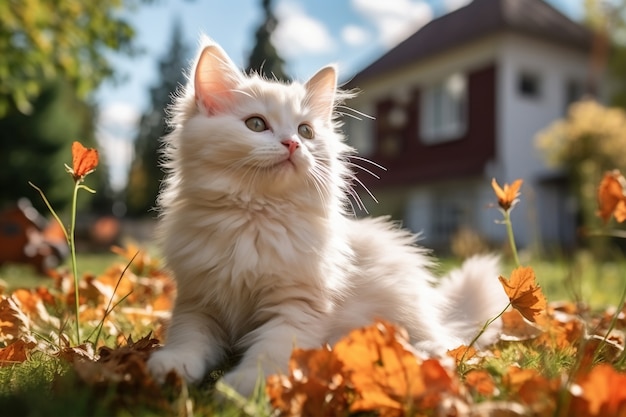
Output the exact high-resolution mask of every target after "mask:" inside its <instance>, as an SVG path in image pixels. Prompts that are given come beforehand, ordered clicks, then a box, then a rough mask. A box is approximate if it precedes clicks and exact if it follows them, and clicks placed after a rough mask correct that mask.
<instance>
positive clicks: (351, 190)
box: [348, 187, 369, 214]
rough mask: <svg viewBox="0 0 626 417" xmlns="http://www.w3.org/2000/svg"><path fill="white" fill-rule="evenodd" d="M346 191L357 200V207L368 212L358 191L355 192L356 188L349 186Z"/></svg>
mask: <svg viewBox="0 0 626 417" xmlns="http://www.w3.org/2000/svg"><path fill="white" fill-rule="evenodd" d="M348 193H349V194H350V195H351V196H352V198H354V200H355V201H356V202H357V205H358V207H359V209H360V210H363V211H364V212H366V213H368V214H369V211H367V207H365V203H363V200H362V199H361V196H360V195H359V193H357V192H356V190H355V189H354V188H353V187H349V188H348Z"/></svg>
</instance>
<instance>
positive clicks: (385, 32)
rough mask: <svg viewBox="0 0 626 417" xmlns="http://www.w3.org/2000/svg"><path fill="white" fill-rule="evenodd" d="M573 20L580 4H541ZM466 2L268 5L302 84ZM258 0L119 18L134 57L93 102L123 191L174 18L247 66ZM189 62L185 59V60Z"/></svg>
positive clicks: (277, 40)
mask: <svg viewBox="0 0 626 417" xmlns="http://www.w3.org/2000/svg"><path fill="white" fill-rule="evenodd" d="M546 1H547V2H548V3H550V4H552V5H553V6H554V7H556V8H557V9H559V10H561V11H562V12H563V13H565V14H566V15H568V16H570V17H571V18H573V19H575V20H577V19H580V18H581V17H582V14H583V0H546ZM468 2H469V0H274V7H275V13H276V15H277V17H278V19H279V26H278V28H277V30H276V32H275V33H274V44H275V46H276V48H277V49H278V51H279V53H280V54H281V56H282V57H283V58H284V59H285V60H286V61H287V70H288V72H289V74H290V75H292V76H293V77H295V78H297V79H302V80H306V79H307V78H308V77H310V76H311V75H312V74H313V73H314V72H315V71H316V70H317V69H319V68H321V67H322V66H324V65H326V64H329V63H336V64H338V65H339V71H340V73H341V74H343V76H342V79H347V78H349V77H350V76H351V75H353V74H354V73H356V72H358V71H359V70H360V69H362V68H364V67H365V66H367V65H368V64H369V63H371V62H372V61H374V60H375V59H376V58H378V57H379V56H380V55H381V54H382V53H384V52H385V51H387V50H388V49H390V48H392V47H393V46H394V45H395V44H397V43H398V42H399V41H401V40H403V39H404V38H405V37H406V36H408V35H410V34H411V33H413V32H415V31H416V30H417V29H418V28H419V27H421V26H422V25H424V24H426V23H428V22H429V21H430V20H432V19H433V18H435V17H438V16H440V15H442V14H444V13H447V12H449V11H451V10H454V9H456V8H458V7H461V6H463V5H465V4H467V3H468ZM260 4H261V1H260V0H193V1H187V0H156V1H155V2H153V3H152V4H148V5H140V6H137V7H136V8H135V9H132V10H124V11H122V13H123V14H124V15H125V16H127V17H128V19H130V21H131V23H132V24H133V25H134V26H135V27H136V31H137V45H138V46H139V47H140V48H142V49H143V50H144V53H143V54H141V55H140V56H138V57H135V58H128V57H122V56H113V57H112V62H113V64H114V66H115V68H116V70H117V71H118V72H119V75H120V77H121V78H122V80H121V81H120V82H118V83H115V84H114V83H112V82H105V83H104V84H103V85H102V86H101V87H100V89H99V90H98V91H97V93H96V95H95V97H94V99H95V101H96V104H97V105H98V106H99V108H100V123H99V129H98V139H99V142H100V145H101V148H102V150H103V151H104V154H105V158H107V160H108V163H109V165H110V168H111V175H112V182H113V185H114V186H115V187H118V188H119V187H121V186H122V185H123V184H124V182H125V179H126V170H127V167H128V164H129V162H130V160H131V158H132V139H133V138H134V135H135V127H136V123H137V120H138V118H139V117H140V115H141V113H142V112H143V111H145V110H146V109H147V107H148V105H149V102H148V90H149V88H150V87H151V86H152V85H154V84H155V83H156V82H157V81H158V79H159V77H158V74H157V68H156V67H157V61H158V60H159V59H160V58H161V57H162V56H163V54H164V53H165V52H166V51H167V48H168V45H169V40H170V37H171V32H172V26H173V22H174V20H175V19H180V20H181V22H182V26H183V28H184V35H185V38H186V41H187V43H188V45H190V47H191V50H192V51H194V50H195V47H196V45H197V40H198V38H199V34H200V33H205V34H207V35H208V36H210V37H211V38H213V39H214V40H215V41H217V42H218V43H219V44H220V45H221V46H222V47H223V48H224V49H225V50H226V52H227V53H228V54H229V55H230V56H231V58H232V59H233V60H234V61H235V63H236V64H238V65H239V66H242V67H243V66H245V64H246V57H247V55H248V53H249V51H250V49H251V48H252V42H253V40H254V32H255V30H256V28H257V27H258V25H259V23H260V22H261V21H262V18H263V16H262V10H261V7H260ZM190 58H191V57H190Z"/></svg>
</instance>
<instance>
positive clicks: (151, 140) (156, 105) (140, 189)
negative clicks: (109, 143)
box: [126, 20, 189, 215]
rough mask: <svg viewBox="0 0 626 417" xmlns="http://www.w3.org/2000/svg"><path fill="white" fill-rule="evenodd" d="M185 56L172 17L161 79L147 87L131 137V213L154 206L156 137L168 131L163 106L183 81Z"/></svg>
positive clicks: (158, 170) (157, 174)
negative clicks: (144, 104)
mask: <svg viewBox="0 0 626 417" xmlns="http://www.w3.org/2000/svg"><path fill="white" fill-rule="evenodd" d="M188 56H189V50H188V48H187V46H186V45H185V43H184V40H183V33H182V27H181V23H180V20H176V21H175V23H174V27H173V30H172V37H171V40H170V46H169V49H168V51H167V52H166V53H165V54H164V55H163V58H161V60H160V61H159V64H158V66H159V71H158V72H159V74H160V75H161V79H160V80H159V82H158V83H157V84H156V85H154V86H153V87H152V88H150V102H151V104H150V109H149V110H148V112H147V113H145V114H144V115H143V116H142V117H141V121H140V123H139V132H138V134H137V138H136V140H135V159H134V161H133V163H132V165H131V169H130V173H129V179H128V185H127V189H126V200H127V202H126V203H127V208H128V212H129V214H131V215H145V214H147V213H148V212H149V211H150V209H152V208H153V207H154V206H155V201H156V197H157V195H158V192H159V186H160V183H161V180H162V178H163V172H162V171H161V168H160V166H159V163H158V162H159V145H160V138H161V137H163V136H164V135H166V134H167V133H169V132H170V131H171V129H170V127H169V126H168V124H167V121H166V109H167V107H168V105H169V104H170V101H171V97H172V94H173V93H174V92H175V91H176V90H177V89H178V88H179V86H180V85H182V84H183V83H184V82H185V78H184V76H183V69H184V68H185V67H186V62H187V59H188Z"/></svg>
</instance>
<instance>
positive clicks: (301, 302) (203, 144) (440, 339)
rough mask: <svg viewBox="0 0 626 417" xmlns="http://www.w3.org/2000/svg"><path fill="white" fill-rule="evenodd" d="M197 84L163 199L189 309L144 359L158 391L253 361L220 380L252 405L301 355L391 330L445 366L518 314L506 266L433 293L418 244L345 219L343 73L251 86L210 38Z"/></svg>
mask: <svg viewBox="0 0 626 417" xmlns="http://www.w3.org/2000/svg"><path fill="white" fill-rule="evenodd" d="M191 75H192V78H191V79H190V81H189V85H188V86H187V88H186V90H185V91H184V92H183V93H182V94H181V96H180V97H178V98H177V99H176V100H175V105H174V108H173V117H172V123H173V126H174V131H173V132H172V133H171V134H170V135H169V136H168V137H167V138H166V156H167V160H168V162H167V164H166V167H167V168H168V169H169V171H170V172H169V176H168V178H167V180H166V181H165V185H164V189H163V191H162V193H161V196H160V200H159V203H160V207H161V210H162V215H161V218H160V223H159V227H158V233H159V236H160V240H161V247H162V250H163V254H164V256H165V259H166V262H167V265H168V266H169V268H171V270H172V272H173V274H174V276H175V277H176V281H177V285H178V296H177V300H176V306H175V308H174V311H173V316H172V322H171V325H170V327H169V330H168V336H167V343H166V345H165V347H164V348H163V349H161V350H159V351H157V352H156V353H154V354H153V355H152V357H151V358H150V360H149V362H148V366H149V368H150V370H151V372H152V373H153V374H154V375H155V376H156V377H157V378H163V377H164V375H165V374H166V373H167V372H168V371H170V370H175V371H176V372H178V373H179V374H181V375H182V376H183V377H184V378H185V379H186V380H188V381H190V382H197V381H199V380H201V379H202V378H203V377H204V375H205V373H206V372H207V371H208V370H211V369H214V368H215V367H217V366H218V365H220V364H221V363H223V362H224V361H225V360H226V359H227V358H228V357H229V355H233V354H235V355H242V356H241V361H240V362H239V364H238V365H236V367H235V368H234V369H233V370H231V371H230V372H228V373H227V374H226V375H225V377H224V378H225V382H226V383H228V384H230V385H232V386H233V387H235V388H236V389H237V390H238V391H239V392H240V393H242V394H244V395H249V394H251V393H252V391H253V388H254V386H255V383H256V382H257V380H258V378H259V372H263V373H265V374H266V375H267V374H269V373H276V372H285V371H286V368H287V363H288V359H289V356H290V353H291V351H292V349H293V348H294V346H298V347H301V348H317V347H320V346H322V345H323V344H324V343H327V342H328V343H333V342H335V341H337V339H339V338H340V337H342V336H343V335H345V334H346V333H348V332H349V331H350V330H351V329H353V328H356V327H359V326H364V325H367V324H370V323H371V322H372V320H373V319H375V318H384V319H386V320H389V321H391V322H393V323H397V324H399V325H401V326H403V327H405V328H406V329H407V330H408V332H409V335H410V337H411V339H412V342H413V343H414V344H415V346H416V347H417V348H419V349H421V350H423V351H426V352H429V353H431V354H435V355H437V354H443V353H444V352H445V350H446V349H449V348H455V347H457V346H459V345H460V344H462V343H468V342H469V340H471V339H472V338H473V337H474V336H475V335H476V334H477V332H478V329H479V328H480V326H481V325H482V324H483V323H484V322H485V321H486V320H487V319H489V318H491V317H494V316H495V315H496V314H497V313H498V312H499V311H500V310H501V309H502V308H503V307H504V306H505V305H506V302H507V301H508V300H507V299H506V297H505V295H504V292H503V291H502V289H501V287H500V284H499V282H498V280H497V276H498V271H497V261H496V259H494V258H488V257H487V258H474V259H471V260H469V261H467V262H466V263H465V264H464V265H463V266H462V268H461V269H460V270H458V271H455V272H454V273H452V274H451V275H450V276H449V277H447V278H446V279H444V281H443V282H442V284H441V285H440V286H439V287H438V288H434V287H433V282H434V280H435V279H434V278H433V276H432V274H431V272H430V271H429V267H430V266H431V261H430V260H429V258H428V257H427V256H426V255H425V253H424V252H425V251H424V250H423V249H421V248H419V247H417V246H415V245H414V242H415V237H414V236H413V235H411V234H409V233H408V232H406V231H402V230H400V229H398V228H397V227H396V226H394V225H393V224H391V223H390V222H388V221H386V220H384V219H383V220H380V219H378V220H376V219H363V220H357V219H354V218H353V216H351V215H349V214H348V213H346V211H345V209H344V208H345V207H346V204H347V194H348V192H349V187H350V178H351V176H352V175H353V174H352V173H351V172H350V168H349V167H350V164H349V163H347V161H346V159H347V158H348V156H349V155H350V154H351V153H352V152H353V149H351V148H350V147H348V146H347V145H346V144H345V143H344V142H343V137H342V135H341V134H340V133H339V132H338V122H337V121H336V120H335V119H334V109H335V105H336V104H337V102H338V101H339V100H340V99H341V98H343V97H342V93H341V92H338V91H337V86H336V84H337V74H336V70H335V68H334V67H332V66H329V67H326V68H323V69H321V70H320V71H319V72H317V73H316V74H315V75H314V76H313V77H312V78H311V79H310V80H309V81H308V82H306V83H305V84H299V83H295V82H294V83H292V84H288V85H286V84H281V83H278V82H274V81H268V80H264V79H262V78H260V77H258V76H256V75H253V76H245V75H243V74H242V73H241V72H240V71H239V70H238V69H237V67H236V66H235V65H234V64H233V62H232V61H231V60H230V59H229V57H228V56H227V55H226V53H225V52H224V51H223V50H222V49H221V48H220V47H219V46H218V45H216V44H214V43H212V42H211V41H210V40H208V39H205V40H204V45H203V48H202V49H201V52H200V54H199V57H198V59H197V60H196V63H195V65H194V68H193V72H192V74H191ZM486 336H487V337H486V338H484V339H483V341H484V342H485V343H487V342H489V341H490V340H493V339H494V338H495V336H496V333H495V332H491V333H490V334H487V335H486Z"/></svg>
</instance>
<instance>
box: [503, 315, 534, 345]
mask: <svg viewBox="0 0 626 417" xmlns="http://www.w3.org/2000/svg"><path fill="white" fill-rule="evenodd" d="M542 332H543V330H542V329H541V328H540V327H539V326H538V325H536V324H535V323H532V322H530V321H528V320H526V319H525V318H524V316H522V314H521V313H520V312H519V311H518V310H515V309H511V310H509V311H506V312H504V314H502V334H501V335H500V339H502V340H505V341H507V342H520V341H524V340H530V339H534V338H536V337H537V336H539V335H540V334H541V333H542Z"/></svg>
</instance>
